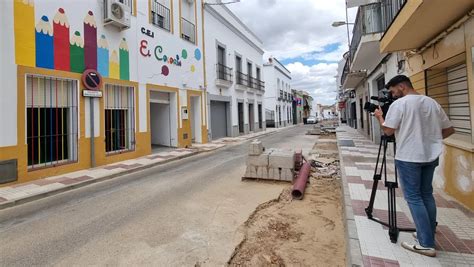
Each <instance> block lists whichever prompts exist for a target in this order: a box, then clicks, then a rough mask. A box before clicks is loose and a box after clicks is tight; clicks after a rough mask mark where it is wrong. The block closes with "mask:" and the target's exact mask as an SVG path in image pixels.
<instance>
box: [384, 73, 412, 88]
mask: <svg viewBox="0 0 474 267" xmlns="http://www.w3.org/2000/svg"><path fill="white" fill-rule="evenodd" d="M401 83H404V84H405V85H406V86H408V87H410V88H413V85H412V84H411V81H410V78H408V77H407V76H405V75H397V76H395V77H393V78H392V79H390V81H388V83H387V84H386V85H385V88H387V89H390V87H392V86H396V85H399V84H401Z"/></svg>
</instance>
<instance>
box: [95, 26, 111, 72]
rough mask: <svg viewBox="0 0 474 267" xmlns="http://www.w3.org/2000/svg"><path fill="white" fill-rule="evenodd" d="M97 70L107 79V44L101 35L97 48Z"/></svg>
mask: <svg viewBox="0 0 474 267" xmlns="http://www.w3.org/2000/svg"><path fill="white" fill-rule="evenodd" d="M97 70H98V71H99V73H100V75H102V77H109V44H108V42H107V39H106V38H105V35H103V34H102V36H100V39H99V42H98V47H97Z"/></svg>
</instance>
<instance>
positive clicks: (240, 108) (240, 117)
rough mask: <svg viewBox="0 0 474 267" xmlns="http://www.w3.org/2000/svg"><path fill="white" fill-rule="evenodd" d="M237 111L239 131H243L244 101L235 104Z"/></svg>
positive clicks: (241, 132)
mask: <svg viewBox="0 0 474 267" xmlns="http://www.w3.org/2000/svg"><path fill="white" fill-rule="evenodd" d="M237 113H238V120H239V133H240V134H243V133H244V103H238V104H237Z"/></svg>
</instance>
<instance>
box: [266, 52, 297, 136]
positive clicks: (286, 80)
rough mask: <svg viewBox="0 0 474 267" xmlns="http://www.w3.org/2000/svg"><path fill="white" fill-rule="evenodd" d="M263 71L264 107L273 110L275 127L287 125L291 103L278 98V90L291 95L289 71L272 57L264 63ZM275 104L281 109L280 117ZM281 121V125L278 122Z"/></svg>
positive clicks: (290, 113)
mask: <svg viewBox="0 0 474 267" xmlns="http://www.w3.org/2000/svg"><path fill="white" fill-rule="evenodd" d="M264 73H265V87H266V90H265V109H267V110H271V111H274V112H275V120H276V122H275V127H284V126H287V125H289V122H288V115H289V118H290V121H291V120H292V111H291V109H292V103H291V102H288V101H282V100H278V98H279V97H280V90H283V92H286V93H287V94H290V95H291V73H290V72H289V71H288V70H287V69H286V68H285V67H284V66H283V65H282V64H281V63H280V62H278V61H277V60H276V59H274V58H272V60H271V62H270V61H268V62H267V63H265V64H264ZM277 106H278V107H279V108H280V109H281V117H279V116H280V115H279V112H278V110H277ZM279 121H281V126H280V125H279V124H278V122H279Z"/></svg>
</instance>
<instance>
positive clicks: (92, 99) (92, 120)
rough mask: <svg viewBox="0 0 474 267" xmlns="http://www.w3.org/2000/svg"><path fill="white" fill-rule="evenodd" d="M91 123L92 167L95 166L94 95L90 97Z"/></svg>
mask: <svg viewBox="0 0 474 267" xmlns="http://www.w3.org/2000/svg"><path fill="white" fill-rule="evenodd" d="M89 108H90V115H91V118H90V123H91V127H90V128H91V168H94V167H95V145H94V137H95V131H94V97H89Z"/></svg>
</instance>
